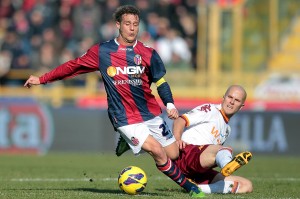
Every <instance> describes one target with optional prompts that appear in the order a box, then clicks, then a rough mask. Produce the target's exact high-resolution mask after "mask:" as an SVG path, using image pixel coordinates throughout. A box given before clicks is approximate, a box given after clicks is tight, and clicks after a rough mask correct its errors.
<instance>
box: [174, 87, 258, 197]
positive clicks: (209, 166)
mask: <svg viewBox="0 0 300 199" xmlns="http://www.w3.org/2000/svg"><path fill="white" fill-rule="evenodd" d="M246 96H247V94H246V91H245V90H244V88H243V87H242V86H240V85H232V86H230V87H229V88H228V89H227V91H226V93H225V95H224V97H223V100H222V103H221V104H210V103H207V104H202V105H200V106H197V107H196V108H194V109H193V110H191V111H189V112H187V113H185V114H183V115H181V116H180V117H178V118H177V119H176V120H175V121H174V123H173V133H174V136H175V138H176V140H177V142H178V145H179V148H180V149H181V152H180V155H179V158H178V159H177V160H176V161H175V163H176V164H177V166H178V167H179V168H180V169H181V171H182V172H183V173H184V174H185V175H186V177H188V178H190V179H192V180H193V181H194V182H196V183H197V184H198V186H199V187H200V188H201V189H202V191H203V192H205V193H248V192H252V189H253V187H252V183H251V181H250V180H248V179H246V178H244V177H241V176H233V175H231V174H232V173H233V172H234V171H236V170H237V169H239V168H240V167H241V166H243V165H245V164H247V163H248V161H249V160H250V159H251V157H252V154H251V153H250V152H242V153H240V154H238V155H236V156H235V157H232V148H231V147H225V146H223V144H224V142H225V141H226V139H227V138H228V136H229V135H230V132H231V128H230V126H229V124H228V122H229V119H230V118H231V117H232V116H233V115H234V114H236V113H237V112H238V111H239V110H240V109H241V108H242V107H243V106H244V102H245V100H246ZM216 166H218V167H220V168H221V171H220V172H218V171H216V170H214V167H216Z"/></svg>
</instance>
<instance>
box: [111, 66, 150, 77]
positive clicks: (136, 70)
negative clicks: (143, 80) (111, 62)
mask: <svg viewBox="0 0 300 199" xmlns="http://www.w3.org/2000/svg"><path fill="white" fill-rule="evenodd" d="M144 71H145V67H143V66H124V67H116V66H109V67H108V68H107V70H106V72H107V74H108V75H109V76H110V77H114V76H116V75H119V74H123V75H141V74H143V73H144Z"/></svg>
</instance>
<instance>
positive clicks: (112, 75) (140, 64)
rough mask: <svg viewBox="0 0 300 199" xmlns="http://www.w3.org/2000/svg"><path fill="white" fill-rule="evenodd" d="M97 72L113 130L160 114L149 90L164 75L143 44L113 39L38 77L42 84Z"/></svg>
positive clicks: (156, 57)
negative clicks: (104, 91) (121, 43)
mask: <svg viewBox="0 0 300 199" xmlns="http://www.w3.org/2000/svg"><path fill="white" fill-rule="evenodd" d="M97 70H99V71H100V73H101V76H102V79H103V82H104V85H105V90H106V94H107V102H108V113H109V117H110V120H111V122H112V124H113V126H114V127H115V128H117V127H120V126H124V125H128V124H135V123H140V122H143V121H147V120H149V119H152V118H154V117H155V116H158V115H160V114H161V108H160V106H159V104H158V103H157V101H156V99H155V97H154V95H153V94H152V90H151V88H150V86H151V83H152V82H156V81H158V80H159V79H160V78H162V77H163V76H164V75H165V73H166V70H165V66H164V64H163V62H162V60H161V58H160V56H159V55H158V53H157V52H156V51H155V50H154V49H153V48H151V47H147V46H145V45H144V44H143V43H142V42H140V41H136V43H135V45H133V46H123V45H120V44H118V42H117V41H116V39H114V40H110V41H107V42H104V43H100V44H96V45H94V46H92V47H91V48H90V49H89V50H88V51H87V52H86V53H85V54H84V55H82V56H81V57H78V58H76V59H74V60H70V61H68V62H66V63H64V64H62V65H60V66H58V67H56V68H55V69H53V70H52V71H50V72H49V73H46V74H44V75H43V76H41V77H40V82H41V83H42V84H45V83H48V82H53V81H56V80H61V79H65V78H70V77H74V76H76V75H79V74H83V73H88V72H93V71H97Z"/></svg>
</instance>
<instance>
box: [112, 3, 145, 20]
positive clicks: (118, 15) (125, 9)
mask: <svg viewBox="0 0 300 199" xmlns="http://www.w3.org/2000/svg"><path fill="white" fill-rule="evenodd" d="M124 14H133V15H137V16H138V17H139V18H140V11H139V9H137V8H136V7H135V6H132V5H125V6H120V7H119V8H117V10H116V11H115V13H114V15H113V18H114V20H115V21H117V22H121V21H122V16H123V15H124Z"/></svg>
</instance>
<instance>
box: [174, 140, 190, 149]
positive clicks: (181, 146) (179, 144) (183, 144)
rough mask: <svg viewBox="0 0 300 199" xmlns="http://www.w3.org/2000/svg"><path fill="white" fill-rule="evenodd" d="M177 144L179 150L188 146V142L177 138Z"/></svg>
mask: <svg viewBox="0 0 300 199" xmlns="http://www.w3.org/2000/svg"><path fill="white" fill-rule="evenodd" d="M176 144H177V145H178V148H179V150H182V149H184V148H185V147H186V145H187V143H186V142H184V141H182V140H177V141H176Z"/></svg>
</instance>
